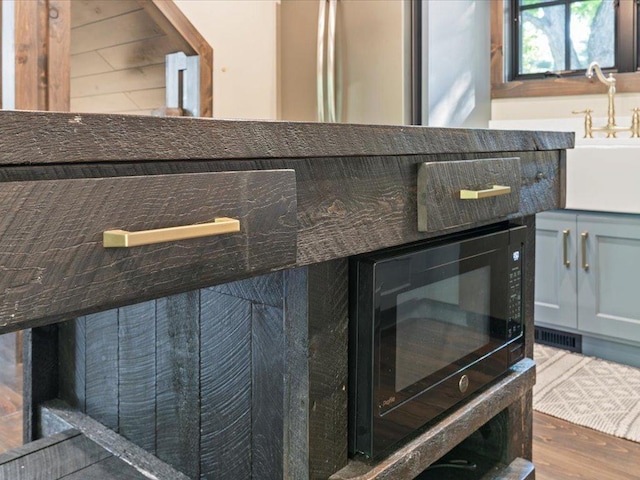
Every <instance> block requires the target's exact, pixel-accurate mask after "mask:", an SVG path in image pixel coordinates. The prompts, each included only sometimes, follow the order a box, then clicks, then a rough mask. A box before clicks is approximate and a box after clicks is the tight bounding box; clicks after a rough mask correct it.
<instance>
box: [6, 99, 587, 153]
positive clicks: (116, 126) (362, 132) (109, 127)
mask: <svg viewBox="0 0 640 480" xmlns="http://www.w3.org/2000/svg"><path fill="white" fill-rule="evenodd" d="M0 132H2V133H1V135H0V146H1V148H0V165H33V164H52V163H53V164H60V163H79V162H83V163H84V162H131V161H136V162H138V161H168V160H171V161H174V160H213V159H227V160H229V159H266V158H303V157H324V158H326V157H353V156H394V155H420V154H423V155H433V154H442V153H491V152H499V151H511V152H515V151H543V150H558V149H567V148H573V145H574V141H575V139H574V134H573V133H566V132H562V133H561V132H535V131H514V130H510V131H507V130H476V129H474V130H471V129H458V128H432V127H421V126H382V125H353V124H327V123H298V122H276V121H250V120H215V119H204V118H185V117H165V118H160V117H143V116H133V115H106V114H84V113H78V114H74V113H53V112H25V111H2V112H0Z"/></svg>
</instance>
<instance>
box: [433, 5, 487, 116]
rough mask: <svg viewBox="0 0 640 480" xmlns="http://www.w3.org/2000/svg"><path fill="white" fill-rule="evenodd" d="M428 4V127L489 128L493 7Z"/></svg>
mask: <svg viewBox="0 0 640 480" xmlns="http://www.w3.org/2000/svg"><path fill="white" fill-rule="evenodd" d="M422 5H423V9H424V16H426V25H425V27H423V28H426V32H425V33H426V38H425V40H426V45H424V44H423V45H424V46H423V48H424V52H423V53H426V55H427V57H428V60H427V61H428V66H427V71H426V81H427V92H426V95H424V97H425V98H426V99H427V102H428V103H427V105H426V109H427V112H426V117H427V118H426V122H425V123H427V124H428V125H430V126H443V127H485V128H486V127H487V125H488V122H489V118H490V115H491V82H490V56H491V55H490V53H491V38H490V29H489V10H490V6H491V2H488V1H486V0H430V1H428V2H423V4H422ZM423 35H424V33H423Z"/></svg>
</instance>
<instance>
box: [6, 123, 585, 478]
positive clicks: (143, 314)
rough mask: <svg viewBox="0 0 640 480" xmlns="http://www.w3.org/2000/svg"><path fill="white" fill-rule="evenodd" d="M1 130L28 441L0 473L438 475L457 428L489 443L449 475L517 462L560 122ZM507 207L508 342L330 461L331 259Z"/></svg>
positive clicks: (527, 410)
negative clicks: (382, 450)
mask: <svg viewBox="0 0 640 480" xmlns="http://www.w3.org/2000/svg"><path fill="white" fill-rule="evenodd" d="M0 131H1V132H2V134H1V136H0V144H1V145H2V148H1V149H0V181H1V182H2V183H1V184H0V209H1V214H0V272H1V273H2V275H0V291H1V292H2V294H1V295H0V332H2V333H6V332H10V331H16V330H23V329H28V330H25V333H26V334H25V339H26V343H25V441H26V442H33V443H29V444H27V445H25V446H24V447H21V449H19V451H18V452H9V453H8V454H5V455H4V456H2V457H0V478H35V477H36V476H37V475H38V474H40V475H44V476H45V477H46V478H60V477H62V476H64V475H76V476H77V478H149V477H150V476H151V478H153V477H155V478H171V479H173V478H192V479H196V478H203V479H205V478H208V479H214V478H216V479H217V478H233V479H244V478H246V479H248V478H255V479H276V478H280V479H281V478H286V479H295V480H298V479H305V478H312V479H326V478H331V479H335V480H338V479H344V480H346V479H355V478H359V479H411V478H416V477H419V476H421V477H420V478H450V477H446V476H444V475H446V473H445V469H437V470H436V469H433V470H432V471H427V472H425V470H427V468H428V467H429V466H430V465H432V464H434V462H437V461H438V460H439V459H441V458H443V457H445V456H446V455H447V454H448V452H450V451H452V450H453V451H455V450H454V449H455V448H460V447H464V448H467V449H471V450H472V451H474V450H475V451H477V452H478V453H479V454H482V455H481V456H482V457H483V458H485V457H488V458H490V459H491V462H492V463H491V464H490V465H489V466H488V467H487V468H486V469H484V470H483V471H482V472H479V471H478V472H476V473H473V472H471V473H469V474H470V475H471V476H470V477H469V478H484V479H490V478H491V479H498V478H504V479H527V478H529V479H531V478H533V475H534V468H533V465H532V464H531V462H530V460H531V421H532V418H531V413H532V412H531V389H532V387H533V384H534V382H535V364H534V363H533V361H532V360H531V358H532V353H533V285H534V248H533V245H534V226H535V225H534V224H535V217H534V214H536V213H538V212H541V211H545V210H550V209H555V208H560V207H562V206H563V205H564V191H565V165H564V163H565V162H564V161H565V149H567V148H572V147H573V140H574V139H573V134H567V133H550V132H524V131H495V130H463V129H443V128H427V127H409V126H365V125H346V124H345V125H341V124H312V123H291V122H286V123H285V122H262V121H225V120H207V119H189V118H154V117H136V116H122V115H84V114H62V113H43V112H9V111H4V112H0ZM425 172H427V173H425ZM506 180H509V181H510V182H511V187H510V188H511V190H510V193H509V195H505V198H504V199H502V200H501V199H497V198H495V199H491V198H490V199H488V200H487V201H485V202H475V203H469V202H466V203H465V202H463V201H460V200H459V197H456V195H457V194H458V193H459V191H460V190H461V189H476V190H477V189H478V188H483V186H486V185H492V184H500V182H504V181H506ZM507 199H508V200H507ZM506 221H509V222H511V223H512V224H521V225H526V226H528V227H529V228H528V230H527V232H528V233H527V242H528V245H529V248H528V249H527V250H526V252H525V259H524V265H525V272H526V277H525V282H524V295H523V307H524V319H525V322H524V323H525V325H524V331H525V352H524V356H525V358H524V359H523V360H521V361H519V362H518V363H516V364H515V365H513V366H512V367H511V369H510V371H509V372H508V374H506V375H504V376H502V377H501V378H499V379H498V380H497V381H495V382H493V383H491V384H490V385H489V386H488V387H487V388H484V389H482V390H480V391H479V392H478V393H475V394H474V395H472V396H471V397H470V398H468V399H467V400H466V401H464V402H462V403H461V404H459V405H457V406H456V407H455V408H453V409H452V410H450V411H449V412H448V413H447V414H446V415H444V416H441V417H439V418H437V419H436V420H435V421H433V422H431V423H429V424H428V425H427V426H426V427H425V428H423V429H422V430H421V431H419V432H417V433H416V435H414V436H413V437H412V438H410V439H409V440H407V441H406V442H404V443H403V444H401V445H399V446H398V447H397V448H395V449H394V451H392V452H390V453H389V454H388V455H386V456H385V457H383V458H377V459H375V460H367V459H363V458H358V457H356V458H350V457H349V455H348V453H347V451H348V447H347V444H348V431H347V430H348V421H347V419H348V408H347V404H348V395H349V392H348V388H347V385H348V383H349V378H348V377H349V368H348V325H349V309H348V304H349V281H348V280H349V279H348V277H349V269H348V261H349V258H350V257H352V256H354V255H358V254H362V253H365V252H373V251H377V250H380V249H385V248H388V247H395V246H399V245H405V244H411V243H414V242H419V241H422V240H426V239H439V238H440V237H442V236H443V235H449V234H455V233H461V232H466V231H471V230H473V229H476V228H478V227H483V226H487V225H492V224H497V223H500V222H506ZM175 227H187V228H186V230H187V232H186V233H183V231H182V230H181V229H178V230H176V229H175ZM221 228H222V230H220V229H221ZM164 229H167V232H168V233H167V234H170V235H174V238H177V239H176V240H168V241H167V239H166V238H165V237H162V235H165V233H166V232H165V231H164ZM158 230H161V231H162V232H161V233H160V234H159V233H158ZM114 231H115V232H116V233H115V236H116V238H117V240H116V241H117V242H123V243H125V244H126V243H127V242H130V243H135V242H137V241H139V240H140V239H141V238H142V241H143V243H145V242H150V243H149V244H146V245H143V246H134V247H131V248H112V247H110V246H105V244H104V238H105V232H114ZM218 231H221V232H222V234H220V235H218V234H216V233H217V232H218ZM194 232H195V233H194ZM211 232H214V233H213V236H207V235H212V233H211ZM183 234H184V235H187V236H192V237H195V238H189V239H184V238H185V237H180V236H178V237H175V235H183ZM181 238H182V239H181ZM149 239H152V240H149ZM161 240H162V241H161ZM156 241H157V242H159V243H155V242H156ZM478 432H480V433H481V435H479V434H478ZM42 437H44V438H42ZM38 439H39V440H38ZM72 442H75V443H73V446H72V447H73V448H71V447H69V448H71V449H70V450H65V448H66V447H65V446H67V445H71V443H72ZM87 445H88V446H87ZM43 452H48V453H47V454H46V455H45V454H43ZM69 452H75V453H69ZM56 455H57V456H64V457H65V458H67V459H68V458H69V455H73V458H74V459H76V460H75V461H74V462H72V463H74V465H75V466H73V467H69V468H75V470H65V471H64V472H63V471H62V470H60V469H59V467H58V466H56V462H55V461H52V460H51V459H52V458H53V459H55V458H56ZM45 460H46V461H45ZM67 463H68V462H67ZM440 470H442V472H443V473H442V476H437V475H439V473H438V471H440ZM14 472H19V475H18V476H12V475H15V473H14ZM34 472H36V473H34ZM423 472H425V473H423ZM3 475H4V476H3ZM20 475H22V476H20ZM91 475H93V476H91ZM127 475H128V476H127ZM136 475H141V476H140V477H138V476H136ZM433 475H436V476H433ZM473 475H475V476H473ZM65 478H67V477H65ZM69 478H76V477H71V476H70V477H69ZM465 478H466V477H465Z"/></svg>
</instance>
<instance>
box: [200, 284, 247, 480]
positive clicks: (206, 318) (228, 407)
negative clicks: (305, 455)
mask: <svg viewBox="0 0 640 480" xmlns="http://www.w3.org/2000/svg"><path fill="white" fill-rule="evenodd" d="M200 315H201V316H200V332H201V337H200V338H201V344H200V372H201V382H202V384H201V388H200V390H201V397H202V399H203V401H202V405H201V430H202V436H201V439H200V448H201V457H200V465H201V471H200V477H201V478H233V479H234V480H242V479H249V478H251V303H250V302H249V301H246V300H242V299H239V298H235V297H232V296H229V295H224V294H220V293H217V292H215V291H213V290H210V289H205V290H202V291H201V307H200Z"/></svg>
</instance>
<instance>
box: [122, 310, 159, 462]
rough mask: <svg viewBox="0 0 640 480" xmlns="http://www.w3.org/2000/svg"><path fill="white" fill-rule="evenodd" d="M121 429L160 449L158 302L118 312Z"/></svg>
mask: <svg viewBox="0 0 640 480" xmlns="http://www.w3.org/2000/svg"><path fill="white" fill-rule="evenodd" d="M118 317H119V321H118V344H119V346H120V348H119V349H118V392H119V397H120V398H119V409H118V425H119V432H120V434H121V435H123V436H124V437H125V438H127V439H129V440H131V441H132V442H133V443H135V444H137V445H139V446H140V447H142V448H144V449H145V450H147V451H148V452H150V453H155V449H156V435H155V430H156V428H155V426H156V302H155V301H150V302H144V303H138V304H136V305H130V306H127V307H123V308H120V309H119V312H118Z"/></svg>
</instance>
